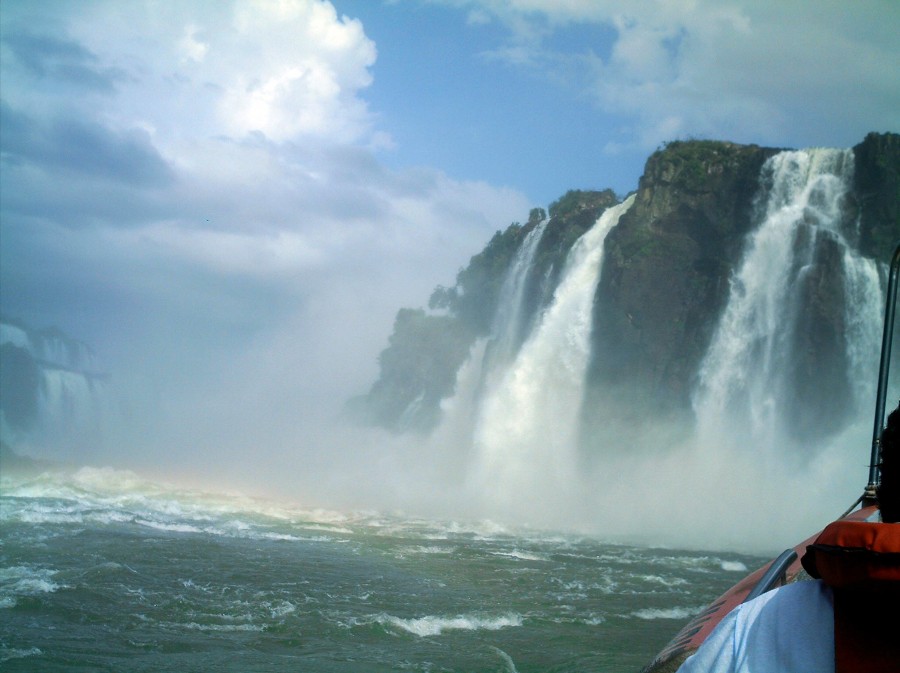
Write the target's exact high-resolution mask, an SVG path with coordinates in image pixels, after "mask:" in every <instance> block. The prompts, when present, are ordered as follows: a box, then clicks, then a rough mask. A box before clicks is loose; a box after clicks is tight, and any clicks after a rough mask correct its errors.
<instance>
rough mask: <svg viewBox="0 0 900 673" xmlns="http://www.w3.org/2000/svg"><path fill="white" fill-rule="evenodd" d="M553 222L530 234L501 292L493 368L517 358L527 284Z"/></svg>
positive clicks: (494, 330) (492, 346) (494, 332)
mask: <svg viewBox="0 0 900 673" xmlns="http://www.w3.org/2000/svg"><path fill="white" fill-rule="evenodd" d="M548 222H549V220H546V219H545V220H542V221H541V222H540V223H538V225H537V226H536V227H534V229H532V230H531V231H529V232H528V234H527V235H526V236H525V239H524V240H523V241H522V244H521V245H520V246H519V249H518V250H517V251H516V254H515V257H514V258H513V261H512V263H511V264H510V268H509V272H508V273H507V274H506V278H505V279H504V281H503V287H502V288H501V289H500V297H499V299H498V301H497V314H496V316H495V317H494V324H493V327H492V329H491V332H492V334H491V342H490V355H489V358H490V365H489V366H490V367H498V366H503V365H505V364H507V363H508V362H509V360H510V359H511V358H512V357H513V355H515V352H516V350H517V349H518V347H519V344H520V343H521V339H522V334H523V332H524V331H525V328H526V327H527V325H524V324H523V316H522V313H523V311H522V308H523V303H524V299H525V284H526V280H527V279H528V272H529V271H530V270H531V262H532V260H533V259H534V254H535V252H537V248H538V245H539V244H540V242H541V238H542V237H543V235H544V230H545V229H546V228H547V223H548Z"/></svg>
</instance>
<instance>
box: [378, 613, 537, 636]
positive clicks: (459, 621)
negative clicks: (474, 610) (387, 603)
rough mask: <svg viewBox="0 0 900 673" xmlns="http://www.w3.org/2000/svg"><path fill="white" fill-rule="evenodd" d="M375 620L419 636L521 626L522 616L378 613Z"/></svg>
mask: <svg viewBox="0 0 900 673" xmlns="http://www.w3.org/2000/svg"><path fill="white" fill-rule="evenodd" d="M376 621H377V622H378V623H380V624H384V625H386V626H394V627H396V628H399V629H402V630H403V631H406V632H407V633H411V634H413V635H415V636H419V637H423V638H424V637H427V636H439V635H441V634H442V633H443V632H444V631H453V630H465V631H479V630H486V631H497V630H499V629H505V628H507V627H512V626H522V617H521V616H520V615H516V614H509V615H504V616H501V617H477V616H465V615H462V616H458V617H438V616H427V617H419V618H414V619H403V618H401V617H394V616H393V615H380V616H378V617H377V618H376Z"/></svg>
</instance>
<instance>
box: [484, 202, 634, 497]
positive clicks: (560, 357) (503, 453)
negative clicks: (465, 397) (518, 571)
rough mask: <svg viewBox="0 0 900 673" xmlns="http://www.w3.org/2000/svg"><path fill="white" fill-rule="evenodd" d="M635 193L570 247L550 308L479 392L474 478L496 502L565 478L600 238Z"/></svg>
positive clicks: (570, 459)
mask: <svg viewBox="0 0 900 673" xmlns="http://www.w3.org/2000/svg"><path fill="white" fill-rule="evenodd" d="M633 202H634V197H633V196H632V197H629V198H628V199H627V200H626V201H624V202H623V203H621V204H619V205H617V206H614V207H612V208H609V209H607V210H606V211H605V212H604V213H603V214H602V215H601V216H600V218H599V219H598V220H597V222H596V223H595V224H594V226H593V227H592V228H591V229H590V230H588V231H587V232H586V233H585V234H583V235H582V237H581V238H580V239H579V240H578V241H576V243H575V245H574V246H573V247H572V249H571V251H570V252H569V255H568V258H567V260H566V266H565V269H564V270H563V272H562V275H561V280H560V283H559V286H558V287H557V289H556V291H555V293H554V295H553V299H552V302H551V304H550V306H549V308H548V309H547V310H546V312H545V313H544V314H543V316H542V317H541V320H540V322H539V323H538V324H536V325H535V326H534V328H533V331H532V333H531V334H530V336H529V337H528V339H527V340H526V341H525V342H524V343H523V345H522V347H521V349H520V350H519V352H518V354H517V355H516V357H515V359H514V360H513V361H512V363H511V364H510V365H509V367H508V368H507V369H506V370H505V371H503V372H502V374H501V375H500V376H498V377H497V378H496V380H495V381H494V382H493V383H492V385H490V386H489V387H488V389H486V390H485V391H484V396H483V398H482V400H481V405H480V408H479V410H478V416H477V419H476V426H475V433H474V448H475V453H476V456H475V460H476V466H475V472H474V479H475V481H476V482H477V484H478V486H479V487H480V488H481V489H482V491H483V492H487V493H489V494H490V495H491V496H492V497H493V498H494V499H495V500H496V501H499V502H500V503H501V504H507V503H511V502H513V501H514V500H516V499H517V498H518V499H521V497H522V496H526V497H527V496H528V495H529V494H530V493H531V492H533V491H534V490H535V489H551V490H553V489H561V488H563V487H564V486H566V485H567V484H569V483H571V480H572V478H573V474H572V471H573V469H574V465H575V445H576V437H575V433H576V428H577V425H578V424H577V416H578V413H579V409H580V405H581V398H582V395H583V392H584V385H585V373H586V368H587V364H588V358H589V355H590V334H591V309H592V305H593V296H594V289H595V288H596V286H597V281H598V278H599V276H600V270H601V264H602V261H603V241H604V239H605V238H606V235H607V234H608V233H609V231H610V229H612V228H613V227H614V226H615V225H616V223H617V222H618V221H619V218H620V217H621V215H622V214H623V213H625V212H626V211H627V210H628V208H629V207H630V206H631V204H632V203H633Z"/></svg>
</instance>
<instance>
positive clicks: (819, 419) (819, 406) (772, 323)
mask: <svg viewBox="0 0 900 673" xmlns="http://www.w3.org/2000/svg"><path fill="white" fill-rule="evenodd" d="M852 176H853V153H852V151H849V150H846V151H845V150H826V149H816V150H808V151H795V152H793V151H792V152H782V153H780V154H778V155H776V156H774V157H772V158H771V159H770V160H769V161H768V162H767V164H766V166H765V167H764V168H763V174H762V182H763V186H764V188H763V191H762V193H761V195H760V199H759V202H758V204H757V210H758V214H757V217H758V218H759V220H760V224H759V226H758V228H757V229H756V230H755V232H754V233H753V234H751V235H750V237H749V238H748V241H747V245H746V250H745V255H744V259H743V262H742V264H741V265H740V266H739V267H738V269H737V271H736V273H735V275H734V277H733V278H732V282H731V294H730V297H729V299H728V302H727V305H726V308H725V311H724V313H723V315H722V318H721V321H720V323H719V326H718V329H717V331H716V333H715V335H714V336H713V340H712V343H711V345H710V348H709V351H708V352H707V355H706V358H705V360H704V362H703V364H702V366H701V369H700V372H699V386H698V389H697V392H696V394H695V396H694V400H693V404H694V410H695V412H696V415H697V421H698V427H699V430H700V432H701V434H704V433H705V434H707V435H711V436H714V435H719V436H722V435H731V436H738V437H741V438H743V440H744V441H746V443H747V444H750V443H752V444H753V445H755V446H767V447H774V446H777V445H778V444H780V443H783V442H784V441H785V439H786V438H791V437H793V439H794V440H796V441H803V440H802V437H801V436H802V435H807V436H811V435H815V434H816V433H817V431H819V430H820V429H821V434H822V435H823V436H824V435H826V434H828V433H829V432H833V431H834V430H835V429H839V425H840V423H841V421H842V418H841V416H846V415H849V413H852V411H853V410H852V409H848V408H847V407H848V404H849V405H858V404H859V403H861V402H863V403H865V404H869V403H870V402H871V400H870V399H864V398H865V396H866V395H867V394H868V393H869V392H870V391H871V390H872V389H873V382H874V378H875V372H874V371H872V369H873V363H877V351H878V341H879V336H880V335H879V332H878V328H877V326H878V325H879V324H880V312H881V306H882V298H881V289H880V283H879V274H878V268H877V265H876V263H875V262H874V261H872V260H869V259H865V258H863V257H861V256H859V255H858V254H857V252H856V251H855V250H854V249H853V246H852V240H853V238H854V235H855V233H856V227H857V226H858V223H857V222H856V221H855V220H854V219H853V217H851V216H850V215H848V209H847V208H846V203H847V195H848V193H849V191H850V188H851V184H852ZM829 302H830V303H831V304H832V305H834V306H837V305H842V306H843V312H842V313H841V312H840V311H837V312H834V311H832V313H831V314H829V316H830V317H831V320H825V319H822V317H821V316H822V315H823V311H822V310H820V306H822V305H826V304H828V303H829ZM838 302H840V304H838ZM817 311H819V313H816V312H817ZM804 321H806V322H804ZM826 356H827V357H826ZM816 358H820V359H819V360H817V359H816ZM829 405H830V407H829ZM801 409H803V410H804V411H803V412H801V411H800V410H801ZM803 413H805V414H807V416H803V415H802V414H803ZM812 414H816V415H814V416H812ZM829 424H831V427H829ZM751 439H752V442H750V441H747V440H751Z"/></svg>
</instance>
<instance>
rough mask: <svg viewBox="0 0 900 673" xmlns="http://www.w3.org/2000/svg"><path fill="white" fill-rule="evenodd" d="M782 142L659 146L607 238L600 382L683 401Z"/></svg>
mask: <svg viewBox="0 0 900 673" xmlns="http://www.w3.org/2000/svg"><path fill="white" fill-rule="evenodd" d="M776 152H777V150H773V149H766V148H760V147H756V146H752V145H751V146H741V145H735V144H732V143H723V142H702V141H698V142H677V143H671V144H670V145H668V146H667V147H666V148H665V149H663V150H660V151H658V152H656V153H655V154H654V155H653V156H651V157H650V159H649V160H648V161H647V166H646V169H645V172H644V175H643V177H642V178H641V181H640V185H639V187H638V192H637V197H636V199H635V204H634V206H633V207H632V209H631V210H630V211H629V212H628V213H626V214H625V215H624V216H623V217H622V219H621V220H620V222H619V225H618V226H617V227H616V228H615V229H613V231H611V232H610V234H609V236H608V237H607V239H606V243H605V246H606V247H605V256H606V261H605V262H604V267H603V275H602V277H601V279H600V284H599V285H598V287H597V291H596V295H595V310H594V343H595V350H594V352H593V354H592V355H593V357H592V360H591V366H590V369H589V374H588V376H589V381H590V383H591V384H592V388H593V389H597V388H602V387H604V386H606V385H608V384H615V385H616V386H617V387H618V388H619V392H618V394H617V395H618V396H619V398H620V399H622V396H623V395H624V397H625V399H627V400H628V403H629V404H634V403H635V400H636V399H640V400H643V401H645V402H652V403H653V404H654V405H656V406H659V405H663V406H664V407H668V406H671V405H673V404H674V405H683V404H684V401H685V400H686V399H687V395H688V393H689V387H690V385H691V379H692V377H693V375H694V374H695V373H696V371H697V366H698V364H699V361H700V358H701V357H702V356H703V354H704V352H705V351H706V348H707V346H708V345H709V339H710V336H711V331H712V328H713V325H714V322H715V317H716V316H718V315H719V314H720V313H721V310H722V307H723V304H724V301H725V299H726V297H727V293H728V278H729V275H730V274H731V272H732V269H733V268H734V265H735V264H736V263H737V261H738V259H739V257H740V254H741V246H742V242H743V240H744V237H745V235H746V234H747V231H748V230H749V229H750V227H751V223H752V212H753V199H754V196H755V195H756V193H757V191H758V188H759V175H760V169H761V167H762V165H763V163H764V162H765V160H766V159H768V158H769V157H770V156H772V155H773V154H775V153H776Z"/></svg>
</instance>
